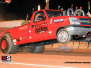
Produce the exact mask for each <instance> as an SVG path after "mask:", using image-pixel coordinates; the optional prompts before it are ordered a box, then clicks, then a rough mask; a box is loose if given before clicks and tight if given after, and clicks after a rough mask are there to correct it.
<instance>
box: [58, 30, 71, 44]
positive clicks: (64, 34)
mask: <svg viewBox="0 0 91 68" xmlns="http://www.w3.org/2000/svg"><path fill="white" fill-rule="evenodd" d="M70 40H71V35H69V33H68V31H67V30H66V29H61V30H59V31H58V33H57V41H58V42H59V43H61V44H67V43H68V42H69V41H70Z"/></svg>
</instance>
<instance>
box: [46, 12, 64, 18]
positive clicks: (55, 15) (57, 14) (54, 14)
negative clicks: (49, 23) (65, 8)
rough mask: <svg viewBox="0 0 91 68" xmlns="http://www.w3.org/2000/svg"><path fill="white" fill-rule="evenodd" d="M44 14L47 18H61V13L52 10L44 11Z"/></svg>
mask: <svg viewBox="0 0 91 68" xmlns="http://www.w3.org/2000/svg"><path fill="white" fill-rule="evenodd" d="M46 13H47V14H48V17H49V18H51V17H57V16H63V12H62V11H52V10H46Z"/></svg>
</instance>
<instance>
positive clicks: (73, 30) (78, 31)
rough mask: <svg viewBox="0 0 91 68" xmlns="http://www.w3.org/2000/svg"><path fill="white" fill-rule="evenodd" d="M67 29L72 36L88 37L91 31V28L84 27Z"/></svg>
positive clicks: (69, 27)
mask: <svg viewBox="0 0 91 68" xmlns="http://www.w3.org/2000/svg"><path fill="white" fill-rule="evenodd" d="M66 29H67V31H68V33H69V34H70V35H86V34H87V33H88V32H90V31H91V27H82V26H68V27H66Z"/></svg>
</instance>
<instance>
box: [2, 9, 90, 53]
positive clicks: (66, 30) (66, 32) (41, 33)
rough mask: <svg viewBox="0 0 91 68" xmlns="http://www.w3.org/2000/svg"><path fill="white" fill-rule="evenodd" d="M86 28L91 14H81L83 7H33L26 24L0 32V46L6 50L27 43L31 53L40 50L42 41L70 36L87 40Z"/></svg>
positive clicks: (65, 39)
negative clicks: (34, 8) (75, 8)
mask: <svg viewBox="0 0 91 68" xmlns="http://www.w3.org/2000/svg"><path fill="white" fill-rule="evenodd" d="M80 12H81V14H80ZM76 13H78V15H77V14H76ZM79 15H81V16H79ZM90 31H91V17H88V16H85V13H84V11H83V10H80V9H78V10H76V11H75V12H74V11H73V9H68V11H67V12H65V11H60V10H51V9H50V10H47V9H46V10H45V9H43V10H39V11H35V12H34V13H33V15H32V17H31V21H30V22H29V23H28V24H25V25H22V26H19V27H15V28H12V29H9V30H6V31H3V32H1V45H0V46H1V50H2V52H3V53H7V54H14V53H17V50H18V49H19V47H20V46H22V45H23V44H27V45H28V46H29V47H28V50H29V51H30V52H31V53H42V52H44V49H45V45H46V44H53V43H57V42H59V43H61V44H66V43H68V42H69V41H72V40H80V41H89V42H90V40H91V38H90ZM88 36H89V37H88Z"/></svg>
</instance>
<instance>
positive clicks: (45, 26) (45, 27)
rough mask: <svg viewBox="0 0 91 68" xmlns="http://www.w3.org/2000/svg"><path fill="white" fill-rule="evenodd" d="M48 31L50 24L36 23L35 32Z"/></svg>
mask: <svg viewBox="0 0 91 68" xmlns="http://www.w3.org/2000/svg"><path fill="white" fill-rule="evenodd" d="M43 31H44V32H46V31H48V24H47V23H43V24H37V25H35V33H41V32H42V33H43Z"/></svg>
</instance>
